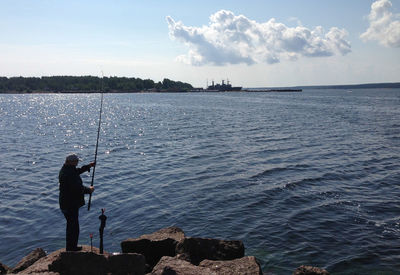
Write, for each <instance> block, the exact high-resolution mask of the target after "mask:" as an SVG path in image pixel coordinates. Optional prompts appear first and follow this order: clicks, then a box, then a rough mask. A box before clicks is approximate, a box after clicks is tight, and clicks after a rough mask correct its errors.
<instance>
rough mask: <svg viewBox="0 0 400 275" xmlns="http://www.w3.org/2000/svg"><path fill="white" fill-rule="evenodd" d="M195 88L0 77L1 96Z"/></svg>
mask: <svg viewBox="0 0 400 275" xmlns="http://www.w3.org/2000/svg"><path fill="white" fill-rule="evenodd" d="M192 88H193V87H192V85H190V84H189V83H184V82H180V81H173V80H170V79H168V78H164V80H163V81H159V82H154V81H153V80H151V79H140V78H134V77H132V78H128V77H103V78H99V77H97V76H43V77H10V78H8V77H0V93H10V92H18V93H33V92H48V93H52V92H53V93H62V92H71V93H73V92H84V93H90V92H100V91H103V92H140V91H146V90H157V91H184V90H190V89H192Z"/></svg>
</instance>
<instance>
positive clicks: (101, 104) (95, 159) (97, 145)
mask: <svg viewBox="0 0 400 275" xmlns="http://www.w3.org/2000/svg"><path fill="white" fill-rule="evenodd" d="M103 78H104V77H103ZM102 83H103V82H102ZM102 111H103V84H102V88H101V103H100V116H99V127H98V129H97V141H96V151H95V153H94V163H95V164H97V163H96V161H97V149H98V147H99V136H100V126H101V113H102ZM95 171H96V165H95V166H93V173H92V182H91V184H90V186H93V182H94V172H95ZM91 202H92V194H90V195H89V202H88V211H89V210H90V204H91Z"/></svg>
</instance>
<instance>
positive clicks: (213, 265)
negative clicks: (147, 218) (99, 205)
mask: <svg viewBox="0 0 400 275" xmlns="http://www.w3.org/2000/svg"><path fill="white" fill-rule="evenodd" d="M121 249H122V253H112V254H110V253H107V252H104V253H103V254H100V250H99V249H98V248H95V247H93V248H91V247H90V246H83V247H82V251H79V252H66V251H65V249H60V250H57V251H55V252H53V253H51V254H49V255H46V253H45V252H44V251H43V249H41V248H37V249H35V250H34V251H32V252H31V253H30V254H28V255H27V256H25V257H24V258H23V259H22V260H21V261H20V262H19V263H18V264H17V265H16V266H15V267H14V268H9V267H7V266H5V265H3V264H1V263H0V274H8V273H14V274H48V275H57V274H82V275H85V274H88V275H89V274H96V275H99V274H100V275H101V274H134V275H144V274H148V275H198V274H205V275H208V274H210V275H239V274H240V275H253V274H254V275H256V274H258V275H262V274H263V273H262V271H261V267H260V264H259V263H258V261H257V259H256V258H255V257H254V256H245V248H244V245H243V242H242V241H237V240H218V239H210V238H193V237H186V236H185V233H184V232H183V231H182V229H180V228H178V227H168V228H163V229H161V230H159V231H157V232H154V233H152V234H147V235H143V236H141V237H139V238H131V239H127V240H124V241H122V242H121ZM293 274H295V275H301V274H304V275H306V274H307V275H314V274H315V275H317V274H323V275H327V274H329V273H328V272H327V271H326V270H323V269H320V268H316V267H311V266H301V267H299V268H297V269H296V270H295V271H294V272H293Z"/></svg>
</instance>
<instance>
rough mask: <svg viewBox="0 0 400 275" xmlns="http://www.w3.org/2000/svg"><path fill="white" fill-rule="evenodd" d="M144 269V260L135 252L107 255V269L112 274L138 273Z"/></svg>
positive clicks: (143, 271) (132, 274)
mask: <svg viewBox="0 0 400 275" xmlns="http://www.w3.org/2000/svg"><path fill="white" fill-rule="evenodd" d="M145 270H146V260H145V258H144V256H143V255H141V254H136V253H128V254H119V255H110V256H109V257H108V271H109V273H111V274H114V275H119V274H121V275H123V274H131V275H140V274H144V273H145Z"/></svg>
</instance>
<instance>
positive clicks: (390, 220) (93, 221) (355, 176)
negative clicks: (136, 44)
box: [0, 89, 400, 274]
mask: <svg viewBox="0 0 400 275" xmlns="http://www.w3.org/2000/svg"><path fill="white" fill-rule="evenodd" d="M399 107H400V90H399V89H355V90H353V91H347V90H316V89H314V90H312V89H310V90H304V91H303V92H302V93H240V92H237V93H186V94H157V93H155V94H105V95H104V106H103V118H102V123H101V131H100V140H99V149H98V158H97V162H98V165H97V167H96V174H95V179H94V185H95V188H96V190H95V192H94V194H93V197H92V205H91V210H90V211H89V212H88V211H87V208H86V207H83V208H82V209H81V211H80V226H81V233H80V240H79V243H80V244H87V245H89V244H90V238H89V235H90V233H94V239H93V241H94V245H95V246H99V244H98V242H99V236H98V228H99V225H100V221H99V219H98V216H99V215H100V214H101V211H100V210H101V208H105V209H106V212H105V214H106V215H107V216H108V219H107V225H106V228H105V236H104V241H105V244H104V246H105V250H107V251H110V252H118V251H120V250H121V248H120V242H121V241H123V240H125V239H127V238H135V237H139V236H140V235H142V234H148V233H152V232H154V231H156V230H159V229H161V228H164V227H168V226H178V227H180V228H182V229H183V230H184V231H185V233H186V235H187V236H192V237H209V238H220V239H228V240H231V239H232V240H242V241H243V242H244V245H245V248H246V254H247V255H254V256H256V257H257V259H258V260H259V262H260V264H261V266H262V269H263V271H264V272H266V273H267V272H268V273H272V274H291V273H292V272H293V270H294V269H295V268H296V267H298V266H300V265H302V264H306V265H314V266H319V267H322V268H326V269H328V271H330V272H331V273H332V274H396V273H397V274H398V272H400V205H399V198H400V108H399ZM99 108H100V94H23V95H13V94H2V95H0V243H1V244H0V262H3V263H5V264H7V265H9V266H13V265H15V264H16V263H17V262H18V261H19V260H20V259H21V258H22V257H23V256H25V255H26V254H28V253H29V252H30V251H31V250H33V249H34V248H36V247H42V248H44V249H45V250H46V251H47V252H52V251H54V250H57V249H60V248H62V247H64V245H65V219H64V217H63V215H62V213H61V212H60V210H59V208H58V172H59V169H60V168H61V166H62V165H63V162H64V159H65V157H66V155H67V154H69V153H71V152H74V153H77V154H79V156H80V157H81V158H82V162H81V163H82V164H86V163H89V162H91V161H93V160H94V152H95V144H96V136H97V127H98V119H99ZM82 178H83V181H84V183H85V184H86V185H89V184H90V181H91V174H90V173H85V174H82Z"/></svg>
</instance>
